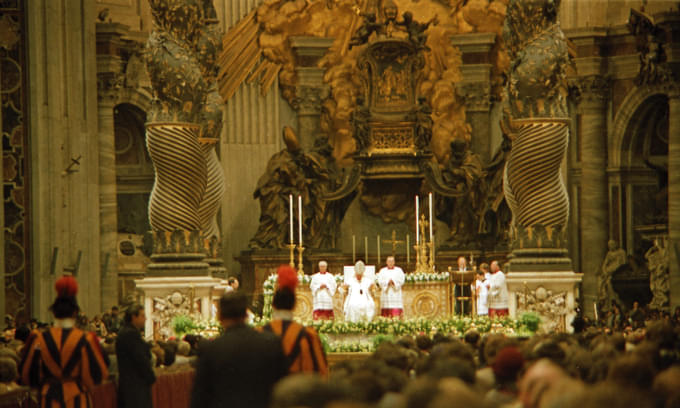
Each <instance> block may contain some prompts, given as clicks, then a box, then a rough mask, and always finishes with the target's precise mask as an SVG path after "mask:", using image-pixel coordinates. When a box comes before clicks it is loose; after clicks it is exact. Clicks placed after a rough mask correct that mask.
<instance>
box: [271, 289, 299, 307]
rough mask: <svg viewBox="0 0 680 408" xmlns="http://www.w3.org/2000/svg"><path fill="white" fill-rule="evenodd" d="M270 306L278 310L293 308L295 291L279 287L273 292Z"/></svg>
mask: <svg viewBox="0 0 680 408" xmlns="http://www.w3.org/2000/svg"><path fill="white" fill-rule="evenodd" d="M272 306H273V307H274V309H278V310H293V308H294V307H295V292H294V291H293V290H291V289H289V288H287V287H280V288H278V289H277V290H276V292H274V298H273V299H272Z"/></svg>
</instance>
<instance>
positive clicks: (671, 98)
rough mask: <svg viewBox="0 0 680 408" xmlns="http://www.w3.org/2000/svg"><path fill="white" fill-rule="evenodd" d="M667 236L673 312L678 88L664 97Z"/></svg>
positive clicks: (679, 266)
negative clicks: (665, 99)
mask: <svg viewBox="0 0 680 408" xmlns="http://www.w3.org/2000/svg"><path fill="white" fill-rule="evenodd" d="M668 236H669V247H670V248H669V250H670V256H669V259H670V264H669V268H668V270H669V273H670V282H671V311H673V310H675V308H676V307H678V306H680V84H675V86H674V87H673V88H672V89H671V91H670V92H669V93H668Z"/></svg>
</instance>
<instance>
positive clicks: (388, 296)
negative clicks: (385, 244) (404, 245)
mask: <svg viewBox="0 0 680 408" xmlns="http://www.w3.org/2000/svg"><path fill="white" fill-rule="evenodd" d="M386 263H387V266H385V267H384V268H382V269H380V272H378V275H377V276H378V285H379V286H380V291H381V293H380V315H381V316H383V317H401V316H403V314H404V301H403V299H402V296H401V287H402V285H403V284H404V280H405V276H404V271H403V270H402V269H401V268H400V267H398V266H395V265H394V264H395V260H394V257H393V256H388V257H387V260H386Z"/></svg>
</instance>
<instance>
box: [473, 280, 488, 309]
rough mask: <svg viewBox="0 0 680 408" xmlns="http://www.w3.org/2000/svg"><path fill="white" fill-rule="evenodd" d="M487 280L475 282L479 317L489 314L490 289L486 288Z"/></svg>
mask: <svg viewBox="0 0 680 408" xmlns="http://www.w3.org/2000/svg"><path fill="white" fill-rule="evenodd" d="M486 284H487V281H486V279H485V280H483V281H480V280H476V281H475V291H476V292H475V293H477V314H478V315H479V316H486V315H488V314H489V305H488V297H489V288H487V287H486Z"/></svg>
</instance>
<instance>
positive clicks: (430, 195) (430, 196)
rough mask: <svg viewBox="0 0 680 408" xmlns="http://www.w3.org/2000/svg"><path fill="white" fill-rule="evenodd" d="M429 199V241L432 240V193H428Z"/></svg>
mask: <svg viewBox="0 0 680 408" xmlns="http://www.w3.org/2000/svg"><path fill="white" fill-rule="evenodd" d="M428 198H429V200H430V242H432V193H430V194H428Z"/></svg>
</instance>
